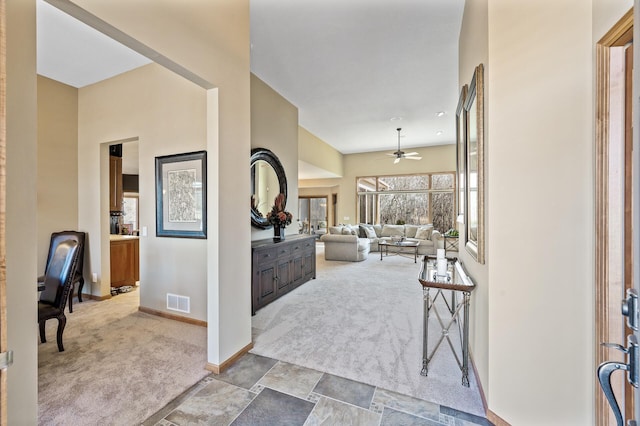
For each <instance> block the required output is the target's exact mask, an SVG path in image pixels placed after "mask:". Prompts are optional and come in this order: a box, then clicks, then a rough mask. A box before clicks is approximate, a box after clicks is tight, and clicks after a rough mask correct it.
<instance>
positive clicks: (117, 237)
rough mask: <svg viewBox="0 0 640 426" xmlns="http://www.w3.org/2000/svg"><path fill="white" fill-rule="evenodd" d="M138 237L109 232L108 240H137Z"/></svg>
mask: <svg viewBox="0 0 640 426" xmlns="http://www.w3.org/2000/svg"><path fill="white" fill-rule="evenodd" d="M139 238H140V237H138V236H137V235H117V234H109V241H123V240H137V239H139Z"/></svg>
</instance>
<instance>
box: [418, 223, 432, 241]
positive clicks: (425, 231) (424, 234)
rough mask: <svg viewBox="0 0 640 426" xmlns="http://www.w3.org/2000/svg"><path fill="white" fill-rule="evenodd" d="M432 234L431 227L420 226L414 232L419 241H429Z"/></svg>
mask: <svg viewBox="0 0 640 426" xmlns="http://www.w3.org/2000/svg"><path fill="white" fill-rule="evenodd" d="M432 232H433V225H427V226H421V227H420V228H418V230H417V231H416V238H417V239H419V240H430V239H431V233H432Z"/></svg>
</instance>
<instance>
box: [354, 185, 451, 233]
mask: <svg viewBox="0 0 640 426" xmlns="http://www.w3.org/2000/svg"><path fill="white" fill-rule="evenodd" d="M357 191H358V192H357V195H358V197H357V199H358V206H357V207H358V218H359V220H360V222H362V223H379V224H396V223H406V224H413V225H424V224H428V223H432V224H433V226H434V229H436V230H438V231H440V232H446V231H447V230H448V229H450V228H453V227H454V223H455V210H456V209H455V197H454V193H455V173H427V174H420V175H409V176H402V175H398V176H369V177H362V178H358V181H357Z"/></svg>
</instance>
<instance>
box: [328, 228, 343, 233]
mask: <svg viewBox="0 0 640 426" xmlns="http://www.w3.org/2000/svg"><path fill="white" fill-rule="evenodd" d="M329 233H330V234H335V235H341V234H342V226H330V227H329Z"/></svg>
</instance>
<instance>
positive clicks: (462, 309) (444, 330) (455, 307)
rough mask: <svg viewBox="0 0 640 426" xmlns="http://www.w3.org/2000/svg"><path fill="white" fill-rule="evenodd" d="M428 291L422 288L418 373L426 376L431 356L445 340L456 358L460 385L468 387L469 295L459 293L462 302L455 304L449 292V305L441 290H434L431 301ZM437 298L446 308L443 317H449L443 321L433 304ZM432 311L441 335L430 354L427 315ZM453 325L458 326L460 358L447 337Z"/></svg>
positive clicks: (454, 299)
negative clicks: (422, 314) (422, 305)
mask: <svg viewBox="0 0 640 426" xmlns="http://www.w3.org/2000/svg"><path fill="white" fill-rule="evenodd" d="M429 290H430V288H429V287H423V298H424V324H423V336H422V339H423V340H422V371H421V372H420V374H421V375H423V376H426V375H427V374H428V372H429V362H430V361H431V360H432V359H433V355H434V354H435V353H436V351H437V350H438V348H439V347H440V345H441V344H442V342H443V341H444V340H445V339H446V341H447V343H448V344H449V347H450V348H451V352H453V355H454V357H455V358H456V362H457V363H458V367H460V370H461V371H462V385H463V386H466V387H469V302H470V300H471V293H470V292H467V291H461V293H462V300H461V301H460V302H459V303H457V302H456V291H455V290H451V303H449V302H448V301H447V299H446V298H445V296H444V294H443V290H442V289H434V290H436V294H435V296H434V297H433V299H431V295H430V292H429ZM438 297H441V298H442V300H443V301H444V304H445V306H446V307H447V313H446V314H445V315H448V316H450V317H449V318H444V319H443V317H442V316H441V314H440V312H439V311H438V309H437V308H436V306H435V302H436V301H437V299H438ZM432 311H433V313H434V314H435V316H436V318H437V319H438V323H439V324H440V327H441V334H440V338H439V339H438V341H437V342H436V344H435V346H434V347H433V349H432V350H431V352H429V349H428V346H429V315H430V313H431V312H432ZM453 323H456V324H457V325H458V332H459V336H460V347H461V352H462V354H461V356H459V354H458V351H457V350H456V348H455V347H454V343H453V342H452V340H451V336H450V335H449V329H450V328H451V325H453ZM460 358H462V360H461V359H460Z"/></svg>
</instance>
